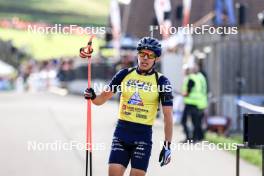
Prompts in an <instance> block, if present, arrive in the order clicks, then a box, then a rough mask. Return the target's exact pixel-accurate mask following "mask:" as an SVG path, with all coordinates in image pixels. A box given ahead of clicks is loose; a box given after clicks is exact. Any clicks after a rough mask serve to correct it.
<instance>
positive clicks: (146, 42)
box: [137, 37, 162, 57]
mask: <svg viewBox="0 0 264 176" xmlns="http://www.w3.org/2000/svg"><path fill="white" fill-rule="evenodd" d="M142 49H148V50H151V51H153V52H154V53H155V54H156V55H157V57H160V56H161V51H162V49H161V44H160V42H159V41H158V39H155V38H151V37H143V38H142V39H140V40H139V42H138V45H137V50H138V51H140V50H142Z"/></svg>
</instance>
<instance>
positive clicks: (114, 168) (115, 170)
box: [108, 164, 126, 176]
mask: <svg viewBox="0 0 264 176" xmlns="http://www.w3.org/2000/svg"><path fill="white" fill-rule="evenodd" d="M125 170H126V168H125V167H124V166H122V165H120V164H109V168H108V176H123V174H124V172H125Z"/></svg>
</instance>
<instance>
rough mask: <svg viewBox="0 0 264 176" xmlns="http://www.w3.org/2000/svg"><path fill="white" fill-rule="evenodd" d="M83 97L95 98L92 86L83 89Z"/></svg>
mask: <svg viewBox="0 0 264 176" xmlns="http://www.w3.org/2000/svg"><path fill="white" fill-rule="evenodd" d="M83 95H84V98H85V99H91V100H94V99H95V98H96V94H95V92H94V89H93V88H87V89H86V90H85V91H84V94H83Z"/></svg>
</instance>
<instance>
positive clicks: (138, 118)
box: [119, 70, 159, 125]
mask: <svg viewBox="0 0 264 176" xmlns="http://www.w3.org/2000/svg"><path fill="white" fill-rule="evenodd" d="M121 92H122V94H121V97H120V105H119V119H121V120H125V121H130V122H134V123H140V124H145V125H153V123H154V120H155V118H156V115H157V109H158V105H159V93H158V86H157V80H156V76H155V74H152V75H139V74H138V73H137V71H136V70H134V71H132V72H131V73H129V74H128V75H127V76H126V77H125V78H124V79H123V81H122V82H121Z"/></svg>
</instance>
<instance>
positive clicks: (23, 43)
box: [0, 28, 103, 60]
mask: <svg viewBox="0 0 264 176" xmlns="http://www.w3.org/2000/svg"><path fill="white" fill-rule="evenodd" d="M0 38H1V39H2V40H5V41H7V40H12V42H13V44H14V45H15V46H16V47H18V48H20V49H23V50H25V51H26V53H28V54H30V55H32V56H33V58H35V59H37V60H43V59H52V58H61V57H67V56H78V55H79V49H80V48H81V47H83V46H85V45H86V43H87V40H88V37H87V36H76V35H62V34H49V35H45V34H37V33H31V32H27V31H19V30H13V29H2V28H0ZM102 44H103V40H102V39H97V38H95V39H94V42H93V48H94V51H95V53H96V52H97V51H98V49H99V46H100V45H102Z"/></svg>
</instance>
